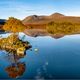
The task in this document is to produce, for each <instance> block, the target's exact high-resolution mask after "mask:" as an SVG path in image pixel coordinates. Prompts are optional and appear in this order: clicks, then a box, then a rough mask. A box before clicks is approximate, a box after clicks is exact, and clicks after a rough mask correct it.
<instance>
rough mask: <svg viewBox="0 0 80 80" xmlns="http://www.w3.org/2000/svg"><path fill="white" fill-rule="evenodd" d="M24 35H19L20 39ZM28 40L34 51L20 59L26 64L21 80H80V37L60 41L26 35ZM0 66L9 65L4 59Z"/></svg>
mask: <svg viewBox="0 0 80 80" xmlns="http://www.w3.org/2000/svg"><path fill="white" fill-rule="evenodd" d="M23 35H24V34H23V33H21V34H19V36H20V38H22V36H23ZM27 40H28V41H29V42H30V44H31V45H32V51H30V50H28V51H26V56H25V57H24V58H22V59H20V61H21V62H25V63H26V71H25V73H24V74H23V76H21V77H20V78H36V79H37V78H41V79H44V78H45V77H50V78H55V77H56V78H62V77H63V78H66V77H67V78H72V77H73V78H80V35H71V36H65V37H62V38H60V39H54V38H51V37H49V36H45V37H36V38H34V37H29V36H27V35H26V36H25V38H24V41H27ZM35 48H38V49H39V51H38V52H37V53H36V52H35V51H34V49H35ZM0 54H1V52H0ZM0 57H2V56H0ZM3 63H4V64H3ZM0 64H1V65H5V64H7V63H5V59H4V61H2V62H0ZM3 67H4V66H3ZM0 70H1V69H0ZM0 73H4V72H0ZM6 77H7V76H6Z"/></svg>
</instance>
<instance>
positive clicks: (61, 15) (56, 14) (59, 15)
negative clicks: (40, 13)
mask: <svg viewBox="0 0 80 80" xmlns="http://www.w3.org/2000/svg"><path fill="white" fill-rule="evenodd" d="M64 16H65V15H63V14H61V13H54V14H52V15H51V17H64Z"/></svg>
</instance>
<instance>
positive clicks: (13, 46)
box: [0, 34, 30, 56]
mask: <svg viewBox="0 0 80 80" xmlns="http://www.w3.org/2000/svg"><path fill="white" fill-rule="evenodd" d="M29 47H30V44H29V42H22V41H21V40H19V38H18V36H17V35H14V34H12V35H10V36H9V37H7V38H2V39H0V49H2V50H6V51H7V52H8V53H13V54H16V55H21V52H23V53H22V55H23V56H24V52H25V50H26V49H28V48H29ZM19 49H20V52H19V51H18V50H19Z"/></svg>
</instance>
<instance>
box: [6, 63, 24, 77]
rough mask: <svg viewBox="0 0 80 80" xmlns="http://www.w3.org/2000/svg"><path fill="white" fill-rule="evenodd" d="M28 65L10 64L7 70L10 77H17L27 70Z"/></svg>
mask: <svg viewBox="0 0 80 80" xmlns="http://www.w3.org/2000/svg"><path fill="white" fill-rule="evenodd" d="M25 68H26V65H25V63H20V62H19V63H17V65H16V64H15V65H10V66H8V67H7V68H6V69H5V70H6V71H7V73H8V75H9V77H11V78H17V77H19V76H21V75H23V73H24V72H25Z"/></svg>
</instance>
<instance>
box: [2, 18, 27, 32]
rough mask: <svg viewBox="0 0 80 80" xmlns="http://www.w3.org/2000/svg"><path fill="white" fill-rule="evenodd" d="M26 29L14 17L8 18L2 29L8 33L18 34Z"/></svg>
mask: <svg viewBox="0 0 80 80" xmlns="http://www.w3.org/2000/svg"><path fill="white" fill-rule="evenodd" d="M25 28H26V27H25V26H24V25H23V24H22V22H21V21H20V20H18V19H16V18H14V17H10V18H9V20H7V22H6V23H5V24H4V26H3V29H4V30H5V31H8V32H13V33H19V32H23V31H24V29H25Z"/></svg>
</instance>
